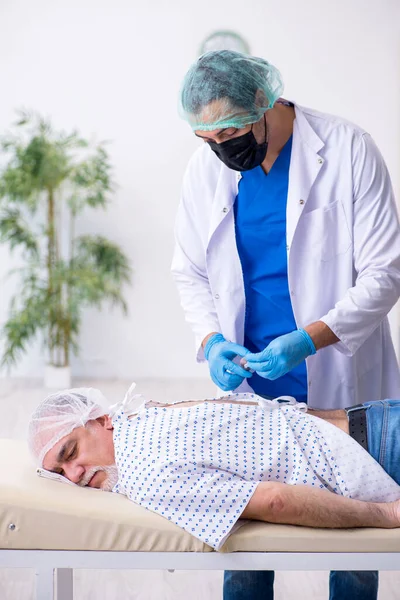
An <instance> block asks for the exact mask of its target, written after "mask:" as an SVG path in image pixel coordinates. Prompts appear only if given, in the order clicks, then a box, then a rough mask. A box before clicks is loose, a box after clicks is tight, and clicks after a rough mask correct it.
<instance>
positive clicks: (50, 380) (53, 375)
mask: <svg viewBox="0 0 400 600" xmlns="http://www.w3.org/2000/svg"><path fill="white" fill-rule="evenodd" d="M44 387H46V388H48V389H53V390H65V389H66V388H70V387H71V367H55V366H54V365H46V367H45V369H44Z"/></svg>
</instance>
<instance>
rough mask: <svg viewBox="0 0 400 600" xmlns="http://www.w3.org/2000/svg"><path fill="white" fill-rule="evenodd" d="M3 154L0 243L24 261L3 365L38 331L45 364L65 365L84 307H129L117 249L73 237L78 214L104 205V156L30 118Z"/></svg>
mask: <svg viewBox="0 0 400 600" xmlns="http://www.w3.org/2000/svg"><path fill="white" fill-rule="evenodd" d="M0 151H1V154H0V164H2V165H3V166H2V168H1V167H0V241H1V242H7V243H8V244H9V246H10V248H11V250H14V249H16V248H18V249H19V250H20V257H19V258H20V261H21V260H22V261H23V266H22V267H18V268H17V269H14V270H13V271H12V273H13V274H14V275H15V274H18V275H19V277H20V289H19V290H18V292H17V293H16V294H15V296H14V297H13V298H12V300H11V305H10V312H9V317H8V319H7V321H6V323H5V324H4V326H3V328H2V331H1V337H2V342H3V348H4V351H3V354H2V357H1V363H0V366H11V365H14V364H15V363H16V362H17V361H18V359H19V358H20V356H21V355H22V354H23V353H24V352H25V351H26V350H27V348H28V344H29V343H30V342H31V341H33V339H34V338H36V337H37V335H39V334H41V337H42V340H43V342H44V345H45V347H46V348H47V354H48V357H47V358H48V363H49V364H50V365H52V366H57V367H67V366H69V364H70V358H71V353H74V354H76V353H77V351H78V337H79V329H80V323H81V315H82V310H83V309H84V308H85V307H88V306H96V307H100V306H101V305H102V303H103V301H110V302H111V303H112V304H114V305H118V306H119V307H121V308H122V310H123V311H124V312H125V313H126V309H127V307H126V303H125V301H124V298H123V296H122V291H121V288H122V286H123V284H125V283H128V282H129V281H130V271H131V270H130V265H129V261H128V259H127V258H126V256H125V255H124V253H123V252H122V250H121V249H120V248H119V247H118V246H117V245H116V244H115V243H113V242H111V241H109V240H108V239H106V238H105V237H103V236H101V235H76V234H75V225H76V219H77V218H78V217H79V215H80V213H82V211H83V210H86V209H87V208H88V207H89V208H92V209H96V208H103V209H104V208H105V207H106V205H107V203H108V200H109V197H110V194H111V192H112V191H113V184H112V181H111V165H110V161H109V157H108V154H107V152H106V149H105V145H104V144H103V143H100V144H96V145H94V144H90V143H89V142H88V141H87V140H85V139H82V137H80V135H79V134H78V133H77V132H76V131H74V132H72V133H71V134H65V133H63V132H59V131H55V130H54V129H53V127H52V125H51V123H50V122H49V121H48V120H46V119H44V118H42V117H41V116H39V115H36V114H27V113H21V114H20V118H19V120H18V122H17V123H16V124H15V127H14V129H13V131H12V133H11V134H8V135H5V136H3V137H2V138H1V139H0ZM65 232H67V235H65Z"/></svg>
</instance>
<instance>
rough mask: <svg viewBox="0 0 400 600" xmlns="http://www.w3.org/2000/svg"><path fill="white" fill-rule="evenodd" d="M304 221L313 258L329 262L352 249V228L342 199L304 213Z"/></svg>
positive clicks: (304, 228)
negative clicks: (348, 223)
mask: <svg viewBox="0 0 400 600" xmlns="http://www.w3.org/2000/svg"><path fill="white" fill-rule="evenodd" d="M302 221H303V223H302V224H303V235H304V236H305V238H304V239H305V240H308V243H309V244H310V245H311V251H312V255H313V258H315V259H318V258H319V259H320V260H321V261H323V262H327V261H329V260H332V259H333V258H335V256H338V255H340V254H345V253H346V252H347V251H348V250H349V249H350V247H351V243H352V242H351V235H350V230H349V227H348V225H347V220H346V215H345V212H344V208H343V205H342V203H341V202H340V200H337V201H336V202H332V203H331V204H328V205H327V206H323V207H321V208H315V209H314V210H312V211H310V212H308V213H307V212H306V213H304V214H303V215H302Z"/></svg>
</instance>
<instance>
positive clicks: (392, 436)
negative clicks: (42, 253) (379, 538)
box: [224, 400, 400, 600]
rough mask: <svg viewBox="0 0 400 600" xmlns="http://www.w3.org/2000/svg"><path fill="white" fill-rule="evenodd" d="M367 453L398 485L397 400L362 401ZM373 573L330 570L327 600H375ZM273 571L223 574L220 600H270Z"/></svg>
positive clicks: (399, 414) (399, 406) (399, 421)
mask: <svg viewBox="0 0 400 600" xmlns="http://www.w3.org/2000/svg"><path fill="white" fill-rule="evenodd" d="M364 406H365V407H366V417H367V433H368V451H369V453H370V454H371V456H373V458H374V459H375V460H376V461H377V462H379V463H380V465H381V466H382V467H383V468H384V469H385V471H386V472H387V473H388V474H389V475H390V476H391V477H392V479H394V480H395V481H396V482H397V483H398V484H399V485H400V460H399V457H400V435H399V434H398V432H399V431H400V400H378V401H375V402H366V403H365V404H364ZM378 581H379V576H378V572H377V571H331V573H330V576H329V600H376V598H377V596H378ZM273 598H274V572H273V571H225V576H224V600H273Z"/></svg>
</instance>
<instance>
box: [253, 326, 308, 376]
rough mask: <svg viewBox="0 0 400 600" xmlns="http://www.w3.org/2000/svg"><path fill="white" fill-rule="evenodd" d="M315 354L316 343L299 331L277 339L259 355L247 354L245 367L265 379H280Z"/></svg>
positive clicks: (306, 334) (304, 332)
mask: <svg viewBox="0 0 400 600" xmlns="http://www.w3.org/2000/svg"><path fill="white" fill-rule="evenodd" d="M315 353H316V349H315V346H314V342H313V341H312V339H311V338H310V336H309V335H308V333H307V332H306V331H304V329H297V330H296V331H292V332H291V333H287V334H286V335H280V336H279V337H277V338H275V339H274V340H272V342H271V343H270V344H268V346H267V347H266V348H265V350H263V351H262V352H259V353H258V354H246V356H245V360H246V362H245V366H246V368H248V369H251V370H252V371H256V373H257V375H259V376H260V377H264V379H278V377H282V375H285V374H286V373H288V372H289V371H291V370H292V369H294V368H295V367H297V365H299V364H300V363H301V362H303V360H305V359H306V358H307V356H310V355H311V354H315ZM243 362H244V361H243V360H242V363H243Z"/></svg>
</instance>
